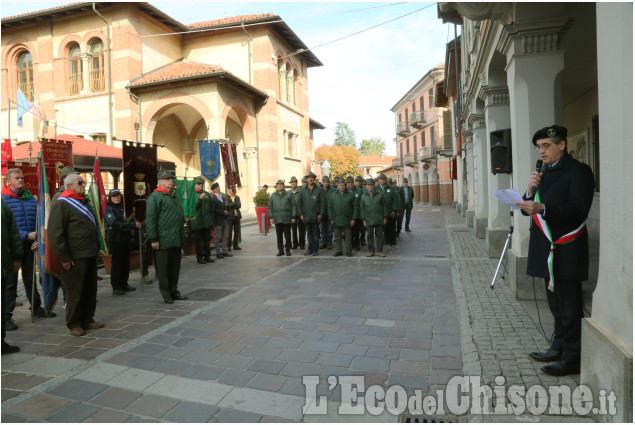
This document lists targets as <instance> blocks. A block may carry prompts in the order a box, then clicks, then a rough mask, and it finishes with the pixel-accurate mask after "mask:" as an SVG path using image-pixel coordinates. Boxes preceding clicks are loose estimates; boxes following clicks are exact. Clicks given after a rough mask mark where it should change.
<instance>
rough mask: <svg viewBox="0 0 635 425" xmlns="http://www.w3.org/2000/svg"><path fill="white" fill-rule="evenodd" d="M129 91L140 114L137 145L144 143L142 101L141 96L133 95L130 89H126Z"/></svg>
mask: <svg viewBox="0 0 635 425" xmlns="http://www.w3.org/2000/svg"><path fill="white" fill-rule="evenodd" d="M126 88H127V89H128V94H129V95H130V96H131V97H133V98H134V99H135V100H136V101H137V114H138V116H139V117H138V118H137V119H138V122H139V137H138V138H137V143H143V133H142V131H143V126H142V125H141V99H139V96H135V95H134V94H132V92H131V91H130V87H126Z"/></svg>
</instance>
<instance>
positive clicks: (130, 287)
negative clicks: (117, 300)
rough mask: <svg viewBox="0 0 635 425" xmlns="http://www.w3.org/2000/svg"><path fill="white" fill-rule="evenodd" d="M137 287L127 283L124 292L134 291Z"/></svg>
mask: <svg viewBox="0 0 635 425" xmlns="http://www.w3.org/2000/svg"><path fill="white" fill-rule="evenodd" d="M136 290H137V288H135V287H134V286H130V285H126V286H124V287H123V291H124V292H132V291H136Z"/></svg>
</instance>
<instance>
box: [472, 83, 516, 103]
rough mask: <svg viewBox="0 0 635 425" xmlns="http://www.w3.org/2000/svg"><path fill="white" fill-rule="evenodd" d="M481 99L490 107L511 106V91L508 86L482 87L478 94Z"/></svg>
mask: <svg viewBox="0 0 635 425" xmlns="http://www.w3.org/2000/svg"><path fill="white" fill-rule="evenodd" d="M478 97H479V99H481V100H482V101H483V102H485V108H487V107H488V106H500V105H509V89H508V88H507V86H497V87H481V90H480V91H479V93H478Z"/></svg>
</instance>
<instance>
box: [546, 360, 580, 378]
mask: <svg viewBox="0 0 635 425" xmlns="http://www.w3.org/2000/svg"><path fill="white" fill-rule="evenodd" d="M540 370H542V371H543V372H544V373H546V374H547V375H551V376H565V375H577V374H579V373H580V359H569V360H560V361H559V362H556V363H551V364H548V365H546V366H543V367H541V368H540Z"/></svg>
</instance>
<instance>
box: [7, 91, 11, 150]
mask: <svg viewBox="0 0 635 425" xmlns="http://www.w3.org/2000/svg"><path fill="white" fill-rule="evenodd" d="M7 129H8V130H7V131H8V132H9V136H8V139H9V140H11V100H10V99H8V100H7ZM9 143H11V142H9Z"/></svg>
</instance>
